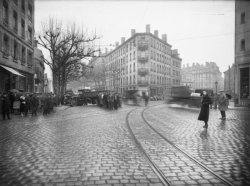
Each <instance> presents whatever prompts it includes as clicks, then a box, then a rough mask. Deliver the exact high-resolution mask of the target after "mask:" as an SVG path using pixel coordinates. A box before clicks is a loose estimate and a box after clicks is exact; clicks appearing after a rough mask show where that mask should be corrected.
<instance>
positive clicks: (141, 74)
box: [138, 68, 149, 76]
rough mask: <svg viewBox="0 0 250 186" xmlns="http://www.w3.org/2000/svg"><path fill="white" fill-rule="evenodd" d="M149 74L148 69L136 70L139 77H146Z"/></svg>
mask: <svg viewBox="0 0 250 186" xmlns="http://www.w3.org/2000/svg"><path fill="white" fill-rule="evenodd" d="M148 74H149V69H148V68H138V75H140V76H146V75H148Z"/></svg>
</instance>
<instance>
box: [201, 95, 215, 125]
mask: <svg viewBox="0 0 250 186" xmlns="http://www.w3.org/2000/svg"><path fill="white" fill-rule="evenodd" d="M211 103H212V101H211V98H210V97H209V96H208V94H207V92H206V91H203V97H202V101H201V110H200V114H199V117H198V120H200V121H204V122H205V125H204V126H203V128H207V127H208V123H207V122H208V119H209V105H210V104H211Z"/></svg>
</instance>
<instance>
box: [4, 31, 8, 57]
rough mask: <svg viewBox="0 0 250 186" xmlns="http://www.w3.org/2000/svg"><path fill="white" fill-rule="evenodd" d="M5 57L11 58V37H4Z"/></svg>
mask: <svg viewBox="0 0 250 186" xmlns="http://www.w3.org/2000/svg"><path fill="white" fill-rule="evenodd" d="M3 56H4V57H8V56H9V37H8V36H7V35H4V37H3Z"/></svg>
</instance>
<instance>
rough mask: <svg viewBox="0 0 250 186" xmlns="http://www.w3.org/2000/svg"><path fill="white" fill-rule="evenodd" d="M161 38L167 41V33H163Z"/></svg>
mask: <svg viewBox="0 0 250 186" xmlns="http://www.w3.org/2000/svg"><path fill="white" fill-rule="evenodd" d="M161 38H162V40H163V41H164V42H167V34H162V36H161Z"/></svg>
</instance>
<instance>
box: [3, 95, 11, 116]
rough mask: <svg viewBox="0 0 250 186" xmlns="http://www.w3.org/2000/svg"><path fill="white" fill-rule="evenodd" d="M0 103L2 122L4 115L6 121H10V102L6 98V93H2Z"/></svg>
mask: <svg viewBox="0 0 250 186" xmlns="http://www.w3.org/2000/svg"><path fill="white" fill-rule="evenodd" d="M1 102H2V104H1V105H2V116H3V120H5V115H7V117H8V119H10V101H9V98H8V96H7V93H3V96H2V97H1Z"/></svg>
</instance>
